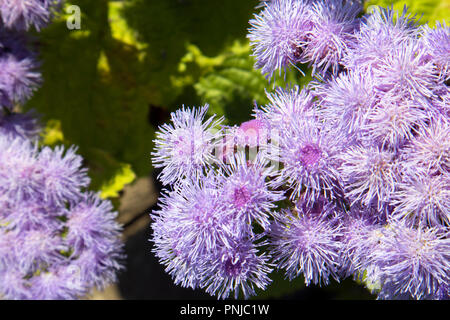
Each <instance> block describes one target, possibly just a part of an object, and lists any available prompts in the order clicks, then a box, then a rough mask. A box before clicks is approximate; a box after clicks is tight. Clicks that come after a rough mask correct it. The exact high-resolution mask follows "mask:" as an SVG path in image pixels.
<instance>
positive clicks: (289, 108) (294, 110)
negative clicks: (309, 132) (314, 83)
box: [254, 86, 315, 131]
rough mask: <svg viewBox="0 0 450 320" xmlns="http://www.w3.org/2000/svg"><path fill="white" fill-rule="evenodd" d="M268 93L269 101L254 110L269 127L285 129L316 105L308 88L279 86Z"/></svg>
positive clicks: (257, 117)
mask: <svg viewBox="0 0 450 320" xmlns="http://www.w3.org/2000/svg"><path fill="white" fill-rule="evenodd" d="M266 95H267V98H268V100H269V103H268V104H267V105H265V106H261V107H260V108H255V110H254V111H255V116H256V119H258V120H260V121H263V122H265V123H266V127H267V128H268V129H273V130H280V131H281V130H285V128H288V127H289V126H291V122H293V121H295V119H297V118H299V117H303V116H304V115H305V114H306V112H307V111H309V110H311V109H312V108H313V107H314V106H315V104H314V102H313V96H312V95H311V93H310V91H309V89H308V88H300V87H299V86H294V87H293V88H290V89H283V88H277V89H276V90H275V91H274V92H273V93H270V92H266Z"/></svg>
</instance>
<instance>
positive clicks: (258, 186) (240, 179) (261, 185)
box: [219, 152, 284, 230]
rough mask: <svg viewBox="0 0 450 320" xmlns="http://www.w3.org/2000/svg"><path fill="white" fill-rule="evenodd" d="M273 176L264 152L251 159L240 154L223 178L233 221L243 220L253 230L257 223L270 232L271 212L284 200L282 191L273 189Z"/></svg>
mask: <svg viewBox="0 0 450 320" xmlns="http://www.w3.org/2000/svg"><path fill="white" fill-rule="evenodd" d="M272 176H273V170H272V168H271V167H269V163H268V161H267V160H266V159H264V158H263V157H262V156H261V154H260V153H258V154H257V155H256V157H255V159H250V160H247V159H246V156H245V153H243V152H240V153H238V154H236V155H235V157H233V158H231V159H230V162H229V164H228V166H226V167H225V168H224V170H223V174H222V175H221V177H220V178H219V179H220V180H219V181H220V182H219V183H220V195H221V198H222V201H223V202H224V203H225V205H226V206H227V208H228V209H229V210H230V212H231V215H232V216H233V219H237V220H238V221H242V222H243V223H245V224H246V225H247V226H248V227H249V228H250V230H251V226H252V223H253V222H257V223H258V224H259V225H260V226H262V227H263V229H264V230H266V229H268V227H269V224H270V220H269V218H270V216H271V210H273V209H274V208H275V207H276V205H275V203H276V202H277V201H281V200H282V199H284V196H283V194H282V192H281V191H275V190H272V188H271V187H270V184H269V179H270V178H271V177H272Z"/></svg>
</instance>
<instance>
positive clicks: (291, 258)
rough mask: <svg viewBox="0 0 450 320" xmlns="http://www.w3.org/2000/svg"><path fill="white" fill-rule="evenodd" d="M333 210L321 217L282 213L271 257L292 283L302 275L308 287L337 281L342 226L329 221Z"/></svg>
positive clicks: (275, 226)
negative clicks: (332, 280)
mask: <svg viewBox="0 0 450 320" xmlns="http://www.w3.org/2000/svg"><path fill="white" fill-rule="evenodd" d="M330 210H335V209H334V207H333V206H330V205H328V206H326V207H325V208H324V209H323V211H322V212H320V213H312V212H310V211H309V210H308V211H306V212H304V211H299V212H292V211H291V210H289V209H288V210H283V211H282V212H280V214H279V215H278V216H277V219H276V220H275V222H274V223H273V226H272V228H271V233H270V238H271V246H272V255H273V256H274V262H275V263H276V264H277V268H279V269H285V270H286V277H287V278H288V279H289V280H292V279H294V278H296V277H298V276H299V275H300V274H303V276H304V278H305V283H306V284H307V285H309V284H310V283H313V284H321V283H322V282H323V283H324V284H328V282H329V280H328V279H329V277H330V276H332V277H333V278H335V279H336V280H338V275H337V272H338V267H339V259H340V252H341V250H342V248H341V243H340V242H339V241H338V238H339V237H341V236H342V228H341V225H340V224H336V222H335V221H336V220H331V219H329V218H328V215H330V214H332V215H334V213H330Z"/></svg>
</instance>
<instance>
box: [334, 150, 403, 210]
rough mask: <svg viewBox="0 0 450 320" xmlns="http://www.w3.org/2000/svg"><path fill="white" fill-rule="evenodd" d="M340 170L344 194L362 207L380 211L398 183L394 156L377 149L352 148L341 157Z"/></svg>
mask: <svg viewBox="0 0 450 320" xmlns="http://www.w3.org/2000/svg"><path fill="white" fill-rule="evenodd" d="M340 159H341V160H342V165H341V167H340V169H339V171H340V173H341V174H342V177H343V179H344V183H345V195H346V197H348V198H349V199H350V200H351V201H352V205H353V204H355V203H361V204H362V205H364V206H370V205H375V206H377V208H378V210H381V209H382V207H383V206H385V205H386V204H387V203H388V202H389V201H390V199H391V195H392V193H393V192H394V190H395V186H396V183H397V182H398V181H399V168H398V161H396V158H395V154H394V153H392V152H390V151H384V150H381V149H380V148H378V147H373V146H372V147H368V148H365V147H362V146H360V145H355V146H351V147H349V148H348V149H347V151H346V152H344V153H342V154H341V155H340Z"/></svg>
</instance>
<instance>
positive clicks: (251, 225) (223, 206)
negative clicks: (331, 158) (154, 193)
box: [152, 106, 283, 298]
mask: <svg viewBox="0 0 450 320" xmlns="http://www.w3.org/2000/svg"><path fill="white" fill-rule="evenodd" d="M206 111H207V106H205V107H202V108H199V109H185V108H183V109H182V110H181V111H179V112H176V113H173V114H172V121H173V124H174V126H171V125H165V126H163V127H162V128H161V130H162V132H161V133H160V136H159V137H161V138H163V139H161V138H160V139H158V140H156V146H157V147H156V152H155V153H154V162H155V164H156V165H158V164H160V163H161V162H162V161H163V160H164V161H165V167H164V169H170V171H164V169H163V171H162V173H161V175H160V178H161V180H162V181H163V182H166V181H167V180H166V177H167V176H168V172H169V173H170V177H171V179H170V180H169V182H170V183H169V185H170V186H169V188H168V189H166V190H165V192H164V194H163V195H162V199H161V200H160V202H161V205H160V206H161V208H160V210H156V211H154V212H153V213H152V217H153V220H154V222H153V224H152V228H153V237H152V241H153V242H154V244H155V247H154V252H155V253H156V256H157V257H158V258H159V259H160V261H161V262H162V263H163V264H164V265H165V266H166V271H167V272H168V273H169V274H170V275H171V276H172V277H173V279H174V281H175V283H176V284H180V285H182V286H184V287H191V288H198V287H200V288H204V289H205V290H206V292H208V293H211V294H216V295H217V296H218V297H221V298H226V297H228V296H229V295H230V294H231V293H233V292H234V295H235V297H238V295H239V292H240V290H242V294H243V295H244V297H245V298H247V297H249V296H250V295H254V294H255V288H260V289H264V288H265V287H266V286H267V285H268V284H269V283H270V279H269V278H268V276H267V274H268V273H270V272H271V270H272V268H271V266H270V264H269V258H270V257H269V255H267V254H264V253H261V252H260V251H261V250H260V248H261V247H262V246H263V245H265V244H266V242H265V241H264V240H262V237H263V236H264V235H265V234H266V233H267V231H268V230H269V226H270V218H271V211H272V209H274V208H275V203H276V202H278V201H281V200H282V199H283V195H282V194H281V192H280V191H276V190H274V189H273V188H272V187H271V185H270V184H269V183H268V180H269V177H270V176H271V175H272V173H271V170H270V169H271V168H270V167H268V166H267V161H266V160H264V159H263V158H261V157H260V156H256V157H255V158H254V159H252V160H251V161H247V159H246V157H245V154H244V153H243V152H239V153H229V155H228V156H224V155H223V154H222V156H220V157H219V152H218V151H219V150H222V149H223V145H222V144H221V143H222V142H221V140H219V139H217V138H218V136H220V133H221V130H218V131H217V132H216V133H215V134H213V133H212V132H214V130H213V129H214V127H215V126H217V125H218V124H219V122H217V123H214V126H212V127H211V124H212V123H213V122H212V121H213V119H212V118H209V119H207V120H205V119H204V118H205V114H206ZM244 128H245V126H244ZM243 132H246V131H245V130H244V131H243ZM211 159H215V160H214V161H208V160H211ZM219 159H220V160H222V159H223V160H225V161H219ZM174 168H176V170H174ZM191 168H194V169H195V170H191Z"/></svg>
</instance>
